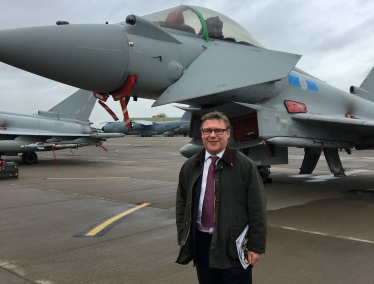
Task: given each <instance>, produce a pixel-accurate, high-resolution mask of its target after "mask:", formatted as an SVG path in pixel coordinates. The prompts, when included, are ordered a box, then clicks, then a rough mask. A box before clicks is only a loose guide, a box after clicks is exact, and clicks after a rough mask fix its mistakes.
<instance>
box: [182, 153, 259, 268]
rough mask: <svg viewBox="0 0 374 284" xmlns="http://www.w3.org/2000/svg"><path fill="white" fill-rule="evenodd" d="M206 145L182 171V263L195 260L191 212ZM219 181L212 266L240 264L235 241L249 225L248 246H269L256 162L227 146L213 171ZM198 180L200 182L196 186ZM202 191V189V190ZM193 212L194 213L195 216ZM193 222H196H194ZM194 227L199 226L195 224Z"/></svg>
mask: <svg viewBox="0 0 374 284" xmlns="http://www.w3.org/2000/svg"><path fill="white" fill-rule="evenodd" d="M204 155H205V149H204V150H203V151H201V152H200V153H199V154H196V155H194V156H193V157H191V158H189V159H188V160H187V161H186V162H185V163H184V164H183V166H182V168H181V170H180V173H179V183H178V191H177V200H176V210H175V211H176V223H177V234H178V244H179V245H180V252H179V256H178V259H177V261H176V262H177V263H179V264H187V263H189V262H190V261H191V260H192V246H191V238H192V236H193V235H194V234H192V233H191V224H192V222H196V221H195V220H191V219H192V218H194V217H195V216H194V213H193V212H192V211H193V210H192V208H193V204H195V202H198V200H197V199H198V197H197V196H196V194H194V191H196V190H199V189H197V187H199V186H201V179H200V184H199V183H198V180H199V178H200V176H201V175H202V172H203V169H204ZM214 178H215V182H216V186H215V190H216V199H215V209H214V210H215V212H214V215H215V220H214V232H213V236H212V244H211V247H210V258H209V264H210V267H212V268H219V269H224V268H230V267H238V266H241V264H240V262H239V258H238V253H237V249H236V244H235V241H236V239H237V238H238V237H239V235H240V234H241V233H242V231H243V230H244V228H245V227H246V225H249V237H248V242H247V243H248V247H247V248H248V250H249V251H252V252H256V253H260V254H262V253H264V252H265V246H266V197H265V192H264V186H263V182H262V179H261V177H260V175H259V173H258V171H257V167H256V165H255V163H254V162H253V161H252V160H250V159H249V158H248V157H247V156H245V155H244V154H242V153H240V152H237V151H236V150H235V149H232V148H230V147H227V148H226V150H225V153H224V154H223V157H222V159H220V160H219V161H218V164H217V167H216V170H215V172H214ZM196 184H199V185H198V186H196ZM199 191H200V190H199ZM192 216H194V217H192ZM192 225H193V224H192ZM193 228H196V226H195V225H193Z"/></svg>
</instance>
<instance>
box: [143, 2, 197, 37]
mask: <svg viewBox="0 0 374 284" xmlns="http://www.w3.org/2000/svg"><path fill="white" fill-rule="evenodd" d="M143 18H145V19H147V20H149V21H151V22H154V23H155V24H157V25H159V26H161V27H163V28H169V29H173V30H180V31H184V32H188V33H192V34H201V33H202V28H201V22H200V20H199V17H198V16H197V15H196V14H195V12H193V11H192V10H190V9H188V8H187V7H185V6H180V7H177V8H172V9H168V10H164V11H161V12H157V13H154V14H150V15H146V16H143Z"/></svg>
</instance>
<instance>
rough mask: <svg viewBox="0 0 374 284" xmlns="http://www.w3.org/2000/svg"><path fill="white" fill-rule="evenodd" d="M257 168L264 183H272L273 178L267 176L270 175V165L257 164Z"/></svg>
mask: <svg viewBox="0 0 374 284" xmlns="http://www.w3.org/2000/svg"><path fill="white" fill-rule="evenodd" d="M257 170H258V172H259V173H260V176H261V178H262V181H263V182H264V183H272V182H273V179H272V178H269V175H270V166H257Z"/></svg>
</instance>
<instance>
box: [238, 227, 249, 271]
mask: <svg viewBox="0 0 374 284" xmlns="http://www.w3.org/2000/svg"><path fill="white" fill-rule="evenodd" d="M248 228H249V227H248V225H247V226H246V227H245V229H244V230H243V232H242V233H241V234H240V236H239V237H238V238H237V239H236V249H237V250H238V256H239V260H240V263H241V264H242V266H243V268H244V269H246V268H247V267H248V265H249V262H248V250H247V241H248V239H246V234H247V232H248Z"/></svg>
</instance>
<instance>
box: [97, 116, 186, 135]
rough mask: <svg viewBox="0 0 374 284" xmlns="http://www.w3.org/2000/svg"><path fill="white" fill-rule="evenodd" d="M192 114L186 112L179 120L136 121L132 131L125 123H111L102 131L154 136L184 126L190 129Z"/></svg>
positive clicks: (133, 122) (133, 123)
mask: <svg viewBox="0 0 374 284" xmlns="http://www.w3.org/2000/svg"><path fill="white" fill-rule="evenodd" d="M190 120H191V114H190V113H189V112H185V113H184V114H183V115H182V117H181V118H180V119H179V120H172V121H165V122H152V121H146V120H134V121H132V123H131V124H132V126H131V128H130V129H128V128H126V127H125V124H124V123H123V122H109V123H107V124H105V125H104V127H103V128H102V131H104V132H105V133H124V134H133V135H140V136H152V135H156V134H160V133H164V132H166V131H172V130H176V129H178V128H180V127H182V126H183V128H189V126H190Z"/></svg>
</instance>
